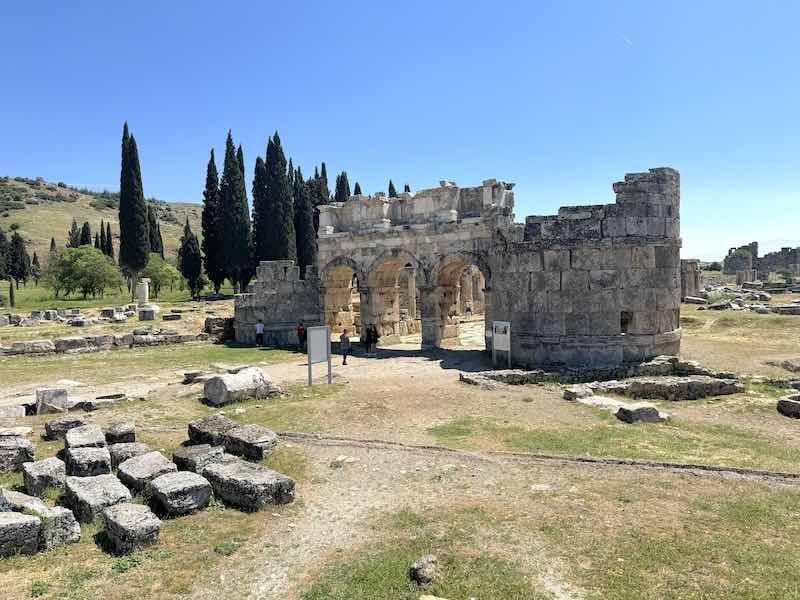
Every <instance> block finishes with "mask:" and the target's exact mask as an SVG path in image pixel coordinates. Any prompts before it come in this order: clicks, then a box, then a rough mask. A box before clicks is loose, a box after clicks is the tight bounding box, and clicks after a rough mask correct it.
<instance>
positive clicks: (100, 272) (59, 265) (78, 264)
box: [42, 246, 122, 299]
mask: <svg viewBox="0 0 800 600" xmlns="http://www.w3.org/2000/svg"><path fill="white" fill-rule="evenodd" d="M42 280H43V282H44V284H45V285H46V286H47V287H49V288H50V289H52V290H53V293H54V294H55V296H56V297H58V296H59V295H60V294H61V293H63V294H64V296H69V295H71V294H73V293H75V292H80V293H81V294H82V295H83V297H84V299H85V298H87V297H88V296H90V295H91V296H93V297H96V296H102V295H103V294H105V291H106V289H109V288H112V289H113V288H120V287H122V277H121V275H120V272H119V270H118V269H117V268H116V266H115V265H114V263H113V262H111V260H110V259H109V258H108V257H107V256H105V255H104V254H103V253H102V252H100V251H99V250H97V249H96V248H93V247H92V246H81V247H79V248H67V249H66V250H63V251H61V252H59V253H58V254H55V255H54V256H53V257H52V258H51V260H50V261H48V263H47V267H46V268H45V270H44V273H43V276H42Z"/></svg>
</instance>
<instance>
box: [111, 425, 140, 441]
mask: <svg viewBox="0 0 800 600" xmlns="http://www.w3.org/2000/svg"><path fill="white" fill-rule="evenodd" d="M135 441H136V426H135V425H134V424H133V422H132V421H122V422H120V423H113V424H112V425H110V426H109V427H108V428H107V429H106V443H108V444H124V443H127V442H135Z"/></svg>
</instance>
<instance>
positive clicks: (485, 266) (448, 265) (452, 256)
mask: <svg viewBox="0 0 800 600" xmlns="http://www.w3.org/2000/svg"><path fill="white" fill-rule="evenodd" d="M469 265H475V266H476V267H478V269H479V270H480V272H481V275H483V278H484V280H485V281H486V287H487V289H491V282H492V269H491V267H490V266H489V261H488V259H487V258H486V257H485V256H484V255H483V254H480V253H479V252H468V251H459V252H451V253H449V254H445V255H444V256H442V257H441V258H440V259H439V260H438V261H437V262H436V263H435V264H434V265H433V269H432V270H431V278H430V280H431V284H432V285H442V284H443V283H444V281H443V280H444V279H445V278H446V277H447V275H448V273H449V272H450V271H451V270H452V269H453V268H457V267H459V266H464V267H466V266H469Z"/></svg>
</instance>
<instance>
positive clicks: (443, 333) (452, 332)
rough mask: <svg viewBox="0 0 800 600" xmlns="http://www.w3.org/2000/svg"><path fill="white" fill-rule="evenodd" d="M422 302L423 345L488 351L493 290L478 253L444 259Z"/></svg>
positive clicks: (486, 266)
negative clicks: (487, 330) (487, 326)
mask: <svg viewBox="0 0 800 600" xmlns="http://www.w3.org/2000/svg"><path fill="white" fill-rule="evenodd" d="M432 280H433V281H432V282H433V285H432V286H431V287H430V288H427V289H426V290H424V291H423V292H424V295H425V296H426V298H425V299H424V300H421V302H420V303H421V304H422V306H423V309H424V310H423V312H424V314H423V315H422V326H423V334H422V343H423V345H426V346H437V347H464V348H471V349H482V350H483V349H488V348H490V346H489V340H488V339H487V336H486V323H488V322H490V316H489V314H488V313H489V309H490V305H491V302H490V301H489V298H490V295H491V294H490V292H491V288H490V286H489V284H488V283H487V282H488V281H489V280H490V273H489V269H488V265H486V263H485V261H483V260H482V259H481V257H479V256H478V255H477V254H472V253H459V254H453V255H448V256H445V257H444V258H443V259H442V260H441V261H440V262H439V264H438V265H437V267H436V268H435V269H434V273H433V278H432Z"/></svg>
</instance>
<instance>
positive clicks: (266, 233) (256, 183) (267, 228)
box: [252, 138, 275, 267]
mask: <svg viewBox="0 0 800 600" xmlns="http://www.w3.org/2000/svg"><path fill="white" fill-rule="evenodd" d="M271 144H272V138H270V139H269V141H268V142H267V148H268V149H267V152H269V146H270V145H271ZM272 209H273V207H272V206H271V205H270V203H269V199H268V196H267V165H266V163H265V162H264V159H263V158H261V157H260V156H258V157H256V167H255V171H254V173H253V240H252V241H253V248H252V251H253V265H254V266H256V267H257V266H258V263H259V262H261V261H262V260H269V258H267V257H268V256H270V252H271V243H272V242H273V240H272V239H271V237H272V231H271V225H272V223H274V222H275V214H274V213H275V211H274V210H272Z"/></svg>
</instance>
